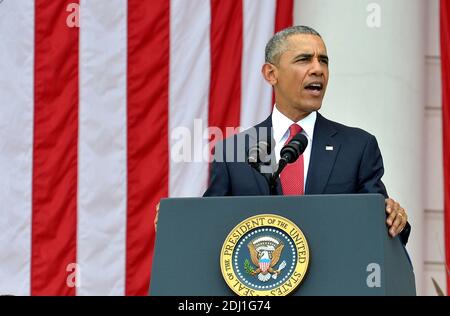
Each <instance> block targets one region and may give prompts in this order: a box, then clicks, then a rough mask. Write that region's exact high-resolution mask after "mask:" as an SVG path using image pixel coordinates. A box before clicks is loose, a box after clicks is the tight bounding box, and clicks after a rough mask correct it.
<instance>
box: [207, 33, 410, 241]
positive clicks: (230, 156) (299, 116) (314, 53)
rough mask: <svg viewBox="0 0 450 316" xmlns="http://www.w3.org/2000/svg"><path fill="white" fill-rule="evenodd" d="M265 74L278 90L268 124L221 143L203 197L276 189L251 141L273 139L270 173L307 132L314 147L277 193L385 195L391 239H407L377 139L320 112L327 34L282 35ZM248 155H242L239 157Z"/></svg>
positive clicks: (284, 176)
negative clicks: (251, 153) (257, 162)
mask: <svg viewBox="0 0 450 316" xmlns="http://www.w3.org/2000/svg"><path fill="white" fill-rule="evenodd" d="M262 73H263V76H264V78H265V80H266V81H267V82H268V83H269V84H271V85H272V86H273V88H274V92H275V106H274V110H273V112H272V114H271V115H270V116H269V117H268V118H267V119H266V120H265V121H264V122H262V123H260V124H258V125H256V126H255V127H254V128H252V129H250V130H249V131H244V132H243V133H240V134H238V135H236V136H234V137H232V138H229V139H227V140H225V141H224V142H220V143H218V144H217V145H216V147H215V156H214V161H213V162H212V165H211V177H210V184H209V187H208V189H207V190H206V192H205V194H204V196H205V197H208V196H227V195H240V196H243V195H268V194H270V193H271V192H270V189H269V185H268V182H267V180H266V178H265V177H264V175H263V174H261V173H259V172H258V171H256V170H255V168H252V167H251V166H250V165H249V164H248V163H247V162H246V157H247V155H248V150H249V148H250V147H251V145H249V144H248V142H246V140H248V141H249V142H250V143H258V141H260V140H261V139H266V140H269V143H271V144H272V143H274V144H273V146H269V148H270V147H273V148H272V149H270V155H269V156H270V160H269V163H268V166H267V167H268V168H269V169H268V171H266V172H269V173H271V172H273V171H274V170H275V169H276V164H277V162H278V161H279V159H280V157H279V152H280V150H281V148H282V147H283V145H284V144H286V143H287V142H288V141H289V140H290V139H291V138H292V137H293V136H295V134H297V133H303V134H304V135H305V136H306V137H307V139H308V146H307V148H306V150H305V152H304V153H303V154H302V156H300V158H299V159H298V160H297V161H296V162H295V163H293V164H289V165H288V166H287V167H286V168H285V169H284V170H283V172H282V173H281V174H280V179H278V180H277V186H276V193H277V194H284V195H291V194H295V195H301V194H344V193H380V194H383V195H384V196H385V198H386V213H387V219H386V224H387V227H388V232H389V234H390V235H391V236H392V237H395V236H397V235H399V234H400V238H401V240H402V242H403V243H404V244H406V242H407V240H408V236H409V233H410V225H409V224H408V222H407V214H406V211H405V210H404V209H403V208H402V207H401V206H400V205H399V203H397V202H395V201H394V200H393V199H391V198H389V197H388V194H387V192H386V188H385V186H384V184H383V182H382V181H381V177H382V176H383V173H384V168H383V160H382V157H381V153H380V150H379V148H378V144H377V141H376V139H375V137H374V136H372V135H370V134H369V133H367V132H365V131H363V130H361V129H358V128H351V127H347V126H344V125H342V124H339V123H336V122H332V121H330V120H327V119H326V118H324V117H323V116H322V115H320V114H319V113H318V112H317V111H318V110H319V109H320V107H321V106H322V100H323V97H324V94H325V90H326V87H327V83H328V56H327V51H326V47H325V44H324V42H323V40H322V38H321V36H320V35H319V34H318V33H317V32H316V31H315V30H313V29H312V28H309V27H306V26H295V27H291V28H288V29H285V30H283V31H281V32H279V33H277V34H276V35H275V36H274V37H273V38H272V39H271V40H270V41H269V42H268V44H267V46H266V62H265V64H264V66H263V68H262ZM263 131H264V132H263ZM263 134H264V136H262V135H263ZM230 151H234V152H233V153H230ZM242 153H244V155H243V156H244V159H239V157H242V155H241V154H242Z"/></svg>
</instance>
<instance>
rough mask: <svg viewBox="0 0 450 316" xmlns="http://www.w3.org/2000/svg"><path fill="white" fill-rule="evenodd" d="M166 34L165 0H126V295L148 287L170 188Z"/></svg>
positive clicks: (167, 6)
mask: <svg viewBox="0 0 450 316" xmlns="http://www.w3.org/2000/svg"><path fill="white" fill-rule="evenodd" d="M169 36H170V1H167V0H153V1H142V0H129V1H128V205H127V209H128V215H127V263H126V290H125V292H126V295H146V294H147V292H148V288H149V281H150V268H151V264H152V256H153V250H154V249H153V247H154V239H155V232H154V227H153V219H154V216H155V205H156V204H157V203H158V202H159V199H160V198H163V197H167V195H168V190H169V189H168V183H169V179H168V176H169V169H168V164H169V143H168V125H169V122H168V111H169V48H170V44H169V43H170V40H169ZM149 193H151V195H149Z"/></svg>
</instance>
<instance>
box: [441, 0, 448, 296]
mask: <svg viewBox="0 0 450 316" xmlns="http://www.w3.org/2000/svg"><path fill="white" fill-rule="evenodd" d="M440 15H441V60H442V128H443V154H444V157H443V158H444V231H445V253H446V264H447V266H446V267H447V269H446V272H447V273H446V275H447V293H450V275H449V272H448V267H450V4H449V2H448V1H442V0H441V12H440Z"/></svg>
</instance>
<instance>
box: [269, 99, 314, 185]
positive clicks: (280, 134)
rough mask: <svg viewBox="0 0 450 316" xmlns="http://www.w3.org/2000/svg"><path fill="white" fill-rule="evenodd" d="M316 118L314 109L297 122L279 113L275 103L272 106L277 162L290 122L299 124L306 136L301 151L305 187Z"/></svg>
mask: <svg viewBox="0 0 450 316" xmlns="http://www.w3.org/2000/svg"><path fill="white" fill-rule="evenodd" d="M316 118H317V113H316V112H315V111H314V112H312V113H311V114H309V115H308V116H307V117H305V118H304V119H302V120H300V121H298V122H294V121H292V120H291V119H290V118H288V117H286V116H285V115H284V114H283V113H281V112H280V111H279V110H278V108H277V105H276V104H275V106H274V107H273V112H272V127H273V138H274V140H275V157H276V160H277V163H278V161H279V160H280V151H281V148H283V146H284V143H285V142H286V140H287V139H288V138H289V127H290V126H291V125H292V124H294V123H297V124H298V125H300V127H301V128H302V129H303V131H302V134H304V135H305V136H306V138H308V146H307V147H306V149H305V151H304V152H303V165H304V168H303V171H304V177H303V179H304V183H303V187H304V188H306V177H307V175H308V167H309V160H310V158H311V148H312V142H313V134H314V125H316Z"/></svg>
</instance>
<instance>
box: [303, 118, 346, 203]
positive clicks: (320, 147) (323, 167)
mask: <svg viewBox="0 0 450 316" xmlns="http://www.w3.org/2000/svg"><path fill="white" fill-rule="evenodd" d="M336 133H337V131H336V129H335V128H334V127H333V126H332V125H331V124H330V123H329V121H328V120H326V119H325V118H324V117H323V116H322V115H320V114H319V113H317V120H316V124H315V126H314V136H313V137H314V138H313V146H312V149H311V158H310V162H309V168H308V176H307V178H306V188H305V194H322V193H323V192H324V189H325V186H326V184H327V183H328V179H329V177H330V174H331V171H332V170H333V166H334V163H335V161H336V157H337V154H338V152H339V149H340V144H339V143H338V142H337V140H336V139H335V138H333V136H334V135H335V134H336Z"/></svg>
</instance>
